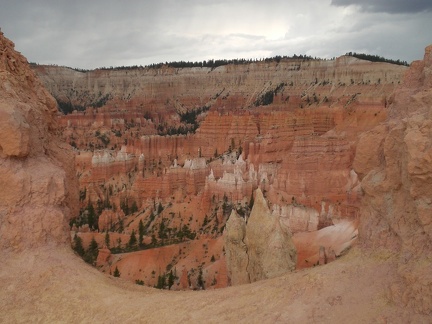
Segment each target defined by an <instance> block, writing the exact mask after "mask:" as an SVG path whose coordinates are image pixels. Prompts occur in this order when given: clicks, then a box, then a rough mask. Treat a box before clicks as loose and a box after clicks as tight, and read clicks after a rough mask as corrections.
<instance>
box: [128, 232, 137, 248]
mask: <svg viewBox="0 0 432 324" xmlns="http://www.w3.org/2000/svg"><path fill="white" fill-rule="evenodd" d="M136 246H137V238H136V235H135V230H132V233H131V235H130V238H129V243H128V247H129V248H131V249H133V248H136Z"/></svg>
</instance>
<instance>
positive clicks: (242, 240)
mask: <svg viewBox="0 0 432 324" xmlns="http://www.w3.org/2000/svg"><path fill="white" fill-rule="evenodd" d="M225 242H226V246H225V249H226V253H227V266H228V272H229V273H230V275H231V283H232V284H242V283H247V282H255V281H258V280H262V279H268V278H274V277H277V276H280V275H281V274H283V273H286V272H289V271H292V270H294V269H295V265H296V261H297V255H296V249H295V247H294V244H293V242H292V239H291V232H290V231H289V228H287V227H285V226H283V225H282V224H281V222H280V219H279V217H275V216H274V215H272V213H271V212H270V209H269V207H268V205H267V202H266V200H265V198H264V196H263V194H262V192H261V190H260V189H257V190H256V191H255V201H254V206H253V208H252V212H251V215H250V218H249V219H248V221H247V224H246V222H245V220H244V219H242V218H240V217H239V216H238V215H237V214H236V213H235V212H232V213H231V215H230V219H229V220H228V222H227V227H226V230H225Z"/></svg>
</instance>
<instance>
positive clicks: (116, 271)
mask: <svg viewBox="0 0 432 324" xmlns="http://www.w3.org/2000/svg"><path fill="white" fill-rule="evenodd" d="M114 277H116V278H120V271H119V269H118V268H117V266H116V267H115V270H114Z"/></svg>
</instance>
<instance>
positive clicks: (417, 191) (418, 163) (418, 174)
mask: <svg viewBox="0 0 432 324" xmlns="http://www.w3.org/2000/svg"><path fill="white" fill-rule="evenodd" d="M431 64H432V47H431V46H429V47H427V48H426V51H425V57H424V60H423V61H419V62H415V63H414V64H413V66H412V68H410V69H409V70H408V71H407V74H406V76H405V84H404V86H403V87H402V88H401V89H400V91H399V92H398V93H397V95H396V97H395V102H394V104H393V106H392V107H391V118H390V120H389V121H388V122H387V123H386V124H385V126H379V127H378V128H375V129H373V130H371V131H370V132H368V133H366V134H364V135H363V136H362V137H361V139H360V144H359V146H358V147H359V150H358V151H357V154H356V159H355V162H354V166H355V168H356V169H357V170H359V173H360V174H362V175H363V178H362V179H361V180H362V188H363V191H364V197H363V199H362V213H361V226H360V231H359V233H360V238H361V239H362V241H363V242H365V243H367V244H368V245H369V246H372V247H377V246H387V247H388V248H390V249H392V250H393V251H395V253H397V254H398V255H399V258H400V260H399V264H398V273H399V275H400V276H401V278H403V279H404V280H403V281H402V282H398V283H395V284H394V285H392V287H391V297H392V300H393V301H394V302H395V303H397V304H398V305H403V306H410V307H412V308H413V309H415V310H416V311H417V312H421V313H423V314H431V313H432V271H431V265H432V254H431V251H432V249H431V246H432V232H431V230H432V227H431V226H430V224H431V215H432V207H431V206H432V187H431V185H432V168H431V161H432V158H431V157H432V151H431V146H432V114H431V107H432V88H431V80H432V73H431V67H432V65H431ZM376 135H378V136H376ZM368 146H369V147H372V148H373V149H372V152H368V153H367V152H366V151H365V150H364V149H363V148H366V147H368ZM370 153H372V154H374V155H375V156H377V157H378V158H376V157H375V158H372V159H368V158H365V157H364V156H365V154H370Z"/></svg>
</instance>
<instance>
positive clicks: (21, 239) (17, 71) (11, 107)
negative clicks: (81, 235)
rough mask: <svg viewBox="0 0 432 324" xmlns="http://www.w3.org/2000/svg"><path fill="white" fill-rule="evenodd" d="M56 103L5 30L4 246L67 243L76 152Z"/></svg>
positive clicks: (1, 116)
mask: <svg viewBox="0 0 432 324" xmlns="http://www.w3.org/2000/svg"><path fill="white" fill-rule="evenodd" d="M56 114H57V104H56V102H55V100H54V99H53V98H52V97H51V95H50V94H49V93H48V92H47V91H46V90H45V88H44V87H43V86H42V85H41V83H40V82H39V81H38V80H37V79H36V77H35V74H34V72H33V71H32V70H31V69H30V67H29V66H28V63H27V60H26V59H25V58H24V57H23V56H22V55H21V54H19V53H17V52H16V51H15V50H14V44H13V43H12V42H11V41H10V40H8V39H6V38H5V37H4V36H3V34H2V33H0V188H1V190H0V251H2V252H3V251H21V250H24V249H28V248H35V247H38V246H41V245H46V244H47V243H55V244H63V243H67V242H68V237H69V235H68V232H69V228H68V220H69V218H70V216H71V215H74V214H76V213H77V208H78V199H77V197H78V196H77V194H78V183H77V180H76V178H75V171H74V157H73V155H72V153H71V151H70V149H69V148H68V145H66V144H63V143H61V142H60V140H59V137H58V136H56V119H55V116H56Z"/></svg>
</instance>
